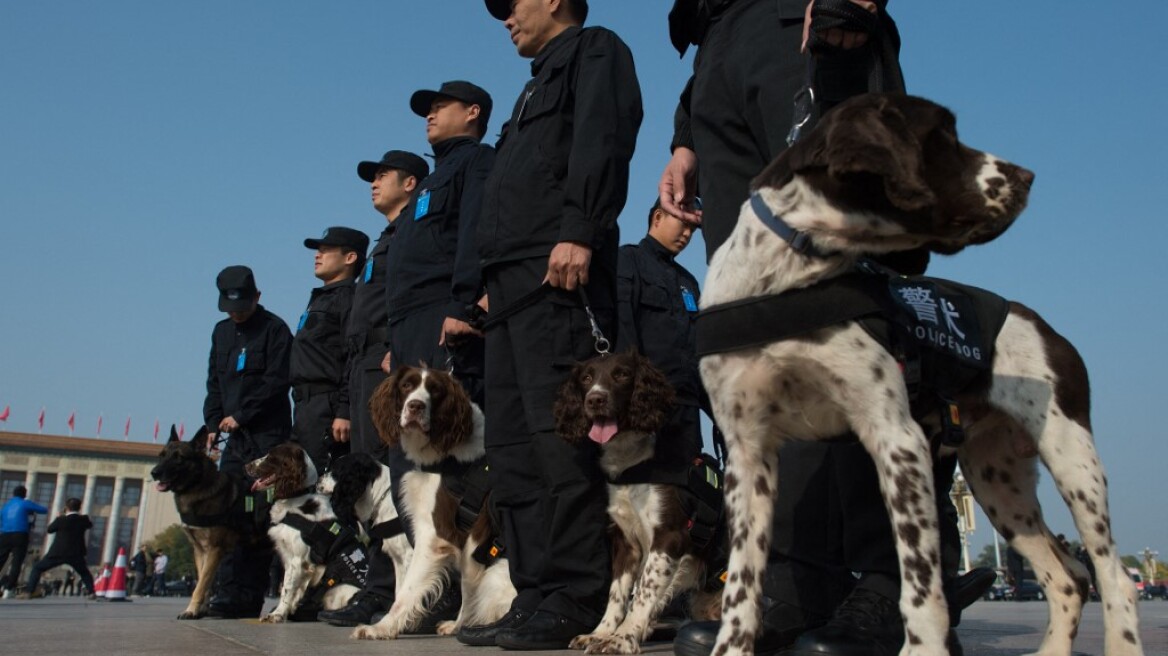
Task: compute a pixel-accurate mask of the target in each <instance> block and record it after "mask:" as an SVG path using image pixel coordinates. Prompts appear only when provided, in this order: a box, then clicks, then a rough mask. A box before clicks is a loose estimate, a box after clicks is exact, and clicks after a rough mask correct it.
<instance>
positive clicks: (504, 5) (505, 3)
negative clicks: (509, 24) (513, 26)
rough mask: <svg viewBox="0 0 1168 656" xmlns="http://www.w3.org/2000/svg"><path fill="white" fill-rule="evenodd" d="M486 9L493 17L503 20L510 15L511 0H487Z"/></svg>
mask: <svg viewBox="0 0 1168 656" xmlns="http://www.w3.org/2000/svg"><path fill="white" fill-rule="evenodd" d="M487 11H489V12H491V15H492V16H494V17H495V18H497V19H499V20H501V21H505V20H507V18H508V17H510V16H511V0H487Z"/></svg>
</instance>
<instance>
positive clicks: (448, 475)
mask: <svg viewBox="0 0 1168 656" xmlns="http://www.w3.org/2000/svg"><path fill="white" fill-rule="evenodd" d="M419 469H420V470H421V471H424V472H427V473H430V474H438V475H440V476H441V477H442V488H443V489H444V490H446V493H447V494H449V495H450V496H452V497H454V498H455V499H457V500H458V511H457V512H456V514H455V516H454V524H455V526H456V527H457V528H458V530H460V531H466V532H469V531H470V529H471V527H473V526H474V525H475V522H477V521H478V520H479V515H481V514H482V512H483V508H487V513H488V517H489V519H490V521H491V540H490V541H488V542H484V543H483V544H481V545H479V547H478V548H477V549H475V552H474V554H472V557H473V558H474V559H475V560H476V561H477V562H478V563H479V564H480V565H489V564H490V563H491V562H492V561H494V560H495V559H496V558H500V557H502V555H503V551H504V549H503V541H502V537H501V535H502V530H501V527H502V523H501V522H500V521H499V517H498V516H497V515H496V514H495V513H494V512H493V511H492V510H491V509H490V507H489V504H488V503H487V501H488V498H489V497H490V495H491V481H490V469H491V468H490V466H489V465H487V459H486V458H485V457H484V458H479V459H478V460H475V461H473V462H461V461H459V460H458V459H457V458H453V457H448V458H446V459H444V460H442V461H441V462H438V463H436V464H433V465H425V466H422V467H419Z"/></svg>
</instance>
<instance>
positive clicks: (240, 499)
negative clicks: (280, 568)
mask: <svg viewBox="0 0 1168 656" xmlns="http://www.w3.org/2000/svg"><path fill="white" fill-rule="evenodd" d="M235 492H236V493H235V499H234V500H233V501H232V503H231V505H230V506H229V507H228V508H227V510H225V511H223V512H221V513H216V514H214V515H196V514H193V513H179V519H181V520H182V523H183V524H186V525H187V526H194V527H200V528H209V527H212V526H230V527H233V528H236V529H239V530H241V531H249V532H256V533H259V532H262V531H263V530H265V528H266V527H267V525H268V513H269V512H270V511H271V509H272V504H273V503H274V502H275V500H276V490H275V489H273V488H268V489H266V490H260V491H259V492H252V491H251V484H250V483H249V482H248V481H246V480H239V481H236V489H235Z"/></svg>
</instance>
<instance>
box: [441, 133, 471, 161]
mask: <svg viewBox="0 0 1168 656" xmlns="http://www.w3.org/2000/svg"><path fill="white" fill-rule="evenodd" d="M475 144H478V139H475V138H474V137H465V136H463V137H451V138H449V139H444V140H442V141H439V142H438V143H436V144H434V146H433V148H434V159H435V161H439V160H441V159H442V158H444V157H446V156H447V155H449V154H450V153H452V152H454V151H455V150H457V149H459V148H461V147H462V146H464V145H475Z"/></svg>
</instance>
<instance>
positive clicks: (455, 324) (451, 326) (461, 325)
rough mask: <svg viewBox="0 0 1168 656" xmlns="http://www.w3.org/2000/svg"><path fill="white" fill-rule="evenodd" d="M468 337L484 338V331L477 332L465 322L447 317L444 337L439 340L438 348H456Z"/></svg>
mask: <svg viewBox="0 0 1168 656" xmlns="http://www.w3.org/2000/svg"><path fill="white" fill-rule="evenodd" d="M467 335H476V336H478V337H482V336H483V331H481V330H475V329H474V328H472V327H471V325H470V324H469V323H467V322H465V321H460V320H458V319H455V318H454V317H446V320H445V321H443V322H442V336H441V337H439V338H438V346H446V345H447V344H449V345H450V346H455V345H457V344H458V342H459V341H461V340H462V339H464V338H465V337H466V336H467Z"/></svg>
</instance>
